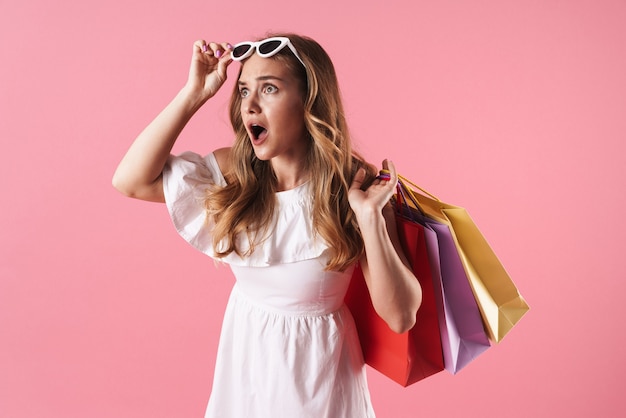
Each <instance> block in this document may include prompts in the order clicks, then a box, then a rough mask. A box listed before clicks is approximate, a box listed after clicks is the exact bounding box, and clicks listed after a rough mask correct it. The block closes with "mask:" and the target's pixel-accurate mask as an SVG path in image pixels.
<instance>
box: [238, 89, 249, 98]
mask: <svg viewBox="0 0 626 418" xmlns="http://www.w3.org/2000/svg"><path fill="white" fill-rule="evenodd" d="M249 94H250V91H248V89H247V88H241V89H239V95H240V96H241V97H242V98H246V97H248V95H249Z"/></svg>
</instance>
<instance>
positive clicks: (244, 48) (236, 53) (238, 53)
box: [231, 44, 252, 58]
mask: <svg viewBox="0 0 626 418" xmlns="http://www.w3.org/2000/svg"><path fill="white" fill-rule="evenodd" d="M250 48H252V45H248V44H246V45H239V46H237V47H235V49H233V51H232V52H231V55H232V57H233V58H240V57H243V56H244V55H245V54H246V52H248V51H249V50H250Z"/></svg>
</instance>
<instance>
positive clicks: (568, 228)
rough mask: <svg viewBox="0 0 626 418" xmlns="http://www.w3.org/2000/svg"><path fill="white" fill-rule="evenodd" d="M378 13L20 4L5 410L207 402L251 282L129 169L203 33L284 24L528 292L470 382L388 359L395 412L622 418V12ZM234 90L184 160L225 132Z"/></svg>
mask: <svg viewBox="0 0 626 418" xmlns="http://www.w3.org/2000/svg"><path fill="white" fill-rule="evenodd" d="M370 3H371V2H363V1H357V0H347V1H336V0H318V1H315V2H310V6H303V5H302V3H301V2H297V1H286V0H268V1H263V2H258V1H247V0H233V1H229V2H221V3H217V2H211V3H210V2H207V1H200V0H179V1H134V2H133V1H121V0H112V1H107V2H103V1H98V2H96V1H83V2H76V1H67V0H59V1H56V2H48V1H42V0H39V1H38V0H24V1H20V2H11V3H9V2H8V1H7V2H4V3H3V4H2V6H1V7H0V48H1V49H0V57H1V58H0V59H1V60H2V65H0V141H2V151H3V156H4V157H3V161H2V164H0V186H1V189H2V192H3V193H2V198H1V199H2V200H1V202H2V204H1V205H0V206H1V209H0V210H1V214H2V216H0V231H2V232H1V234H2V235H1V237H2V238H1V239H0V417H7V418H26V417H28V418H30V417H43V416H46V417H55V418H56V417H58V418H74V417H75V418H84V417H90V418H101V417H102V418H105V417H107V418H108V417H139V418H143V417H150V418H158V417H163V418H165V417H167V418H171V417H199V416H201V415H202V413H203V411H204V407H205V402H206V399H207V396H208V394H209V391H210V387H211V376H212V371H213V362H214V356H215V349H216V345H217V339H218V331H219V327H220V322H221V316H222V310H223V308H224V305H225V302H226V296H227V293H228V291H229V288H230V286H231V284H232V281H233V280H232V277H231V275H230V273H229V271H228V270H227V269H226V268H220V269H216V268H215V267H214V265H213V263H212V262H211V261H210V260H208V259H206V258H204V257H203V256H202V255H201V254H200V253H197V252H195V251H194V250H193V249H191V247H188V246H187V244H185V243H184V242H183V241H182V240H181V239H180V238H178V237H177V235H176V234H175V232H174V230H173V228H172V227H171V225H170V222H169V220H168V217H167V214H166V212H165V208H164V207H162V206H160V205H156V204H149V203H143V202H138V201H132V200H129V199H125V198H123V197H122V196H121V195H119V194H117V192H115V191H114V190H113V189H112V187H111V186H110V178H111V175H112V173H113V170H114V168H115V166H116V164H117V162H118V160H119V159H120V157H121V156H122V154H123V153H124V151H125V149H126V147H127V146H128V145H129V144H130V141H131V140H132V139H133V138H134V136H135V135H136V134H137V133H138V132H139V130H140V129H142V128H143V126H144V125H145V124H147V123H148V122H149V120H150V119H151V118H152V117H153V116H154V115H155V114H156V113H157V112H158V111H159V110H160V109H161V108H162V107H163V106H164V105H165V104H166V103H167V101H168V100H169V99H170V98H171V97H172V96H173V94H174V93H175V92H176V91H177V89H178V88H179V87H180V86H182V83H183V82H184V80H185V77H186V72H187V65H188V60H189V52H190V50H191V43H192V42H193V41H194V40H195V39H197V38H209V39H215V40H225V41H230V42H237V41H240V40H244V39H248V38H250V37H254V36H257V35H260V34H262V33H264V32H265V31H266V30H285V29H286V30H292V31H297V32H301V33H304V34H308V35H310V36H312V37H314V38H316V39H318V40H319V41H320V42H321V43H322V44H323V45H325V47H326V48H327V49H328V51H329V53H330V54H331V56H332V57H333V59H334V61H335V64H336V66H337V69H338V72H339V76H340V81H341V83H342V86H343V92H344V95H345V101H346V106H347V112H348V115H349V118H350V121H351V126H352V129H353V133H354V136H355V137H356V139H357V145H358V147H359V148H360V150H361V151H362V152H363V154H364V155H365V156H366V157H368V158H369V159H371V160H374V161H376V162H378V161H380V160H382V159H383V158H384V157H389V158H391V159H393V160H394V161H395V162H396V164H397V165H398V166H399V167H400V170H401V171H402V172H403V173H404V174H405V175H406V176H408V177H410V178H412V179H413V180H415V181H417V182H419V183H420V184H422V185H423V186H424V187H426V188H427V189H429V190H430V191H432V192H434V193H435V194H437V195H439V196H440V197H441V198H442V199H444V200H447V201H449V202H451V203H456V204H459V205H462V206H465V207H466V208H468V209H469V211H470V213H471V214H472V215H473V217H474V218H475V220H476V221H477V223H478V224H479V225H480V227H481V229H482V230H483V233H484V234H485V235H486V236H487V238H488V239H489V241H490V242H491V244H492V246H493V247H494V249H495V250H496V252H497V253H498V255H499V256H500V258H501V259H502V261H503V262H504V264H505V265H506V267H507V269H508V270H509V272H510V273H511V275H512V276H513V278H514V279H515V281H516V283H517V285H518V286H519V287H520V289H521V290H522V293H523V294H524V296H525V297H526V298H527V300H528V301H529V303H530V304H531V306H532V310H531V312H530V313H529V314H528V315H527V316H526V317H525V318H524V319H523V320H522V322H521V323H520V324H519V326H518V327H517V328H515V329H514V330H513V331H512V332H511V333H510V334H509V336H507V338H505V340H504V341H503V342H502V343H501V344H499V345H498V346H495V347H492V348H491V349H490V350H489V351H488V352H487V353H486V354H484V355H483V356H481V357H480V358H479V359H478V360H477V361H476V362H475V363H473V364H471V365H470V366H469V367H468V368H467V369H465V370H463V371H462V372H461V373H460V374H458V375H456V376H449V375H446V374H444V373H441V374H439V375H437V376H435V377H432V378H430V379H428V380H427V381H423V382H420V383H418V384H416V385H414V386H412V387H409V388H408V389H403V388H401V387H399V386H398V385H396V384H395V383H392V382H389V381H387V380H385V379H384V378H382V377H381V376H380V375H378V374H377V372H375V371H373V370H370V373H369V375H370V381H371V390H372V396H373V401H374V403H375V406H376V408H377V411H378V416H379V417H381V418H402V417H415V416H441V417H453V416H461V415H462V414H463V415H464V416H470V417H500V416H506V417H554V416H568V417H586V416H614V415H616V414H617V412H616V410H617V408H618V405H622V404H623V399H622V397H623V394H622V392H623V390H622V389H620V388H621V387H622V384H621V382H619V381H618V376H619V377H622V376H623V374H624V372H626V367H625V365H626V362H625V360H624V348H625V347H624V343H625V337H624V333H623V324H622V321H623V318H624V316H625V314H626V308H625V307H624V306H625V304H624V294H626V281H625V280H624V278H625V277H624V271H623V270H622V269H621V268H620V267H619V266H620V265H623V254H622V252H623V249H624V248H625V245H624V243H623V239H622V237H623V236H624V235H625V234H626V222H625V221H624V218H623V216H622V214H621V212H622V210H623V208H624V207H626V198H625V193H624V189H625V186H626V181H625V180H626V174H625V170H624V156H623V155H624V140H625V139H626V117H625V116H626V77H624V74H626V58H625V57H626V54H624V51H626V30H625V29H624V27H625V26H624V22H626V3H625V2H623V1H620V0H616V1H606V0H601V1H598V0H595V1H591V0H589V1H555V0H543V1H525V2H521V1H501V0H485V1H471V2H470V1H466V2H462V1H437V2H434V1H408V0H407V1H404V2H381V4H384V6H383V5H380V6H378V5H373V4H370ZM373 3H379V2H373ZM368 4H369V5H368ZM231 68H232V69H234V68H235V66H233V67H231ZM231 74H232V75H233V76H234V73H231ZM232 78H234V77H232ZM231 82H232V79H231ZM227 96H228V94H226V92H223V93H222V94H220V95H218V96H217V97H216V98H215V99H214V100H213V102H211V103H209V104H208V105H207V106H206V108H205V109H203V110H202V111H201V112H200V113H199V114H198V116H197V117H196V118H195V119H194V120H193V121H192V123H191V125H190V126H189V129H188V130H187V131H186V132H185V133H184V135H183V137H182V138H181V139H180V142H179V144H178V145H177V147H176V151H177V152H180V151H183V150H185V149H194V150H197V151H199V152H208V151H209V150H211V149H213V148H215V147H218V146H223V145H226V144H228V143H229V141H230V133H229V128H228V124H227V118H226V112H225V109H226V103H227ZM620 259H622V261H620Z"/></svg>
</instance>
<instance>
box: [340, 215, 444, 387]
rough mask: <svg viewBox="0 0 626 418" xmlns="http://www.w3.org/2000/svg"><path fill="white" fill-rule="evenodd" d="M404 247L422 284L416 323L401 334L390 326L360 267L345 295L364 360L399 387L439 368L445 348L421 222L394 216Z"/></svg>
mask: <svg viewBox="0 0 626 418" xmlns="http://www.w3.org/2000/svg"><path fill="white" fill-rule="evenodd" d="M396 223H397V227H398V234H399V235H400V241H401V243H402V248H403V250H404V253H405V255H406V257H407V258H408V260H409V262H410V263H411V266H412V269H413V272H414V273H415V276H416V277H417V279H418V281H419V282H420V285H421V286H422V305H421V306H420V308H419V310H418V312H417V317H416V323H415V326H414V327H413V328H412V329H411V330H409V331H407V332H405V333H402V334H397V333H395V332H394V331H392V330H391V329H390V328H389V326H388V325H387V324H386V323H385V321H383V319H382V318H380V317H379V316H378V314H377V313H376V311H375V310H374V307H373V305H372V302H371V299H370V296H369V292H368V289H367V285H366V283H365V279H364V277H363V272H362V271H361V269H360V267H359V266H357V267H356V268H355V270H354V274H353V276H352V281H351V282H350V287H349V288H348V292H347V294H346V299H345V301H346V304H347V305H348V307H349V308H350V311H351V312H352V315H353V316H354V320H355V323H356V327H357V330H358V333H359V340H360V341H361V348H362V349H363V357H364V359H365V362H366V363H367V364H369V365H370V366H371V367H373V368H374V369H376V370H378V371H379V372H381V373H383V374H384V375H385V376H387V377H389V378H390V379H392V380H394V381H396V382H398V383H399V384H401V385H402V386H408V385H410V384H412V383H415V382H417V381H419V380H422V379H424V378H426V377H428V376H430V375H433V374H435V373H438V372H440V371H442V370H443V368H444V363H443V352H442V348H441V338H440V331H439V319H438V315H437V302H436V299H435V298H436V296H435V292H434V289H433V277H432V274H431V269H430V264H429V261H428V252H427V249H426V240H425V235H424V227H423V226H421V225H419V224H418V223H416V222H413V221H410V220H407V219H404V218H403V217H402V216H401V215H397V216H396Z"/></svg>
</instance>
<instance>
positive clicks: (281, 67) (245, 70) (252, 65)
mask: <svg viewBox="0 0 626 418" xmlns="http://www.w3.org/2000/svg"><path fill="white" fill-rule="evenodd" d="M261 77H275V78H279V79H281V80H285V81H293V80H295V76H294V74H293V73H292V72H291V70H290V69H289V67H288V66H287V65H285V63H283V62H282V61H280V60H278V59H272V58H262V57H259V56H258V55H257V54H253V55H252V56H250V58H248V59H247V60H245V61H244V63H243V66H242V68H241V74H240V76H239V81H241V82H250V81H253V80H256V79H258V78H261Z"/></svg>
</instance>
